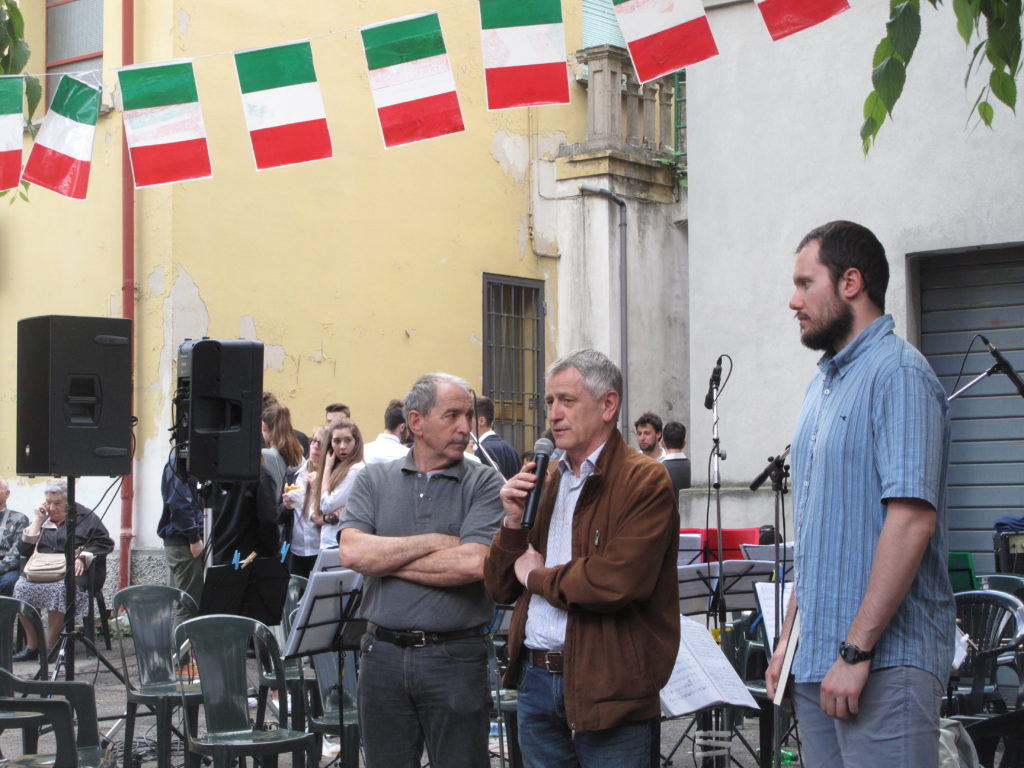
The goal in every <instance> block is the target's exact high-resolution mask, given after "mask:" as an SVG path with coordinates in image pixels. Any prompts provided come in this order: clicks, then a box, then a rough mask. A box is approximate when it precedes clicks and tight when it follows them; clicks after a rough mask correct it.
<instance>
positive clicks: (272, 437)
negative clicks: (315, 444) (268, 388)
mask: <svg viewBox="0 0 1024 768" xmlns="http://www.w3.org/2000/svg"><path fill="white" fill-rule="evenodd" d="M262 418H263V442H264V444H265V445H266V447H265V448H264V449H263V465H264V466H265V467H266V468H267V470H268V471H269V472H270V474H271V475H272V476H273V478H274V481H275V483H276V489H275V492H274V498H279V497H280V496H281V489H282V488H283V487H284V476H285V472H287V471H288V468H289V467H297V466H299V464H301V463H302V445H301V444H300V443H299V439H298V438H297V437H295V430H294V429H292V414H291V411H289V410H288V406H287V405H281V404H280V403H273V404H271V405H268V406H267V407H266V408H264V409H263V415H262Z"/></svg>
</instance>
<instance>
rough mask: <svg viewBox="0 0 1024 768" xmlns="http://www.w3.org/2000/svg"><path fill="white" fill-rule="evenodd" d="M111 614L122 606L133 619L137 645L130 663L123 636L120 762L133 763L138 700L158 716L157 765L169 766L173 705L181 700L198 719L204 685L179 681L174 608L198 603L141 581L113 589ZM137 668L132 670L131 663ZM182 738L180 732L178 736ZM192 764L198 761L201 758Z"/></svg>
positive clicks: (171, 589)
mask: <svg viewBox="0 0 1024 768" xmlns="http://www.w3.org/2000/svg"><path fill="white" fill-rule="evenodd" d="M113 605H114V615H115V616H116V615H117V614H118V612H119V611H120V610H121V609H122V608H123V609H124V611H125V613H126V614H127V615H128V620H129V622H130V623H131V628H132V634H131V638H130V642H131V644H132V646H133V648H134V650H135V660H136V664H135V665H129V664H128V654H127V653H126V652H125V646H126V645H127V643H128V642H129V641H128V640H126V639H125V638H124V637H123V636H122V637H120V638H119V642H118V645H119V647H120V650H121V669H122V674H123V675H124V680H125V695H126V710H125V724H124V764H125V765H126V766H130V765H131V763H132V744H133V742H134V739H135V719H136V717H137V715H138V708H139V705H140V704H142V705H144V706H146V707H148V708H149V709H150V710H151V711H152V712H153V714H154V715H155V716H156V745H157V750H156V751H157V766H158V768H170V765H171V732H172V729H173V726H172V722H173V716H174V710H175V709H177V708H178V707H180V706H182V702H184V703H185V715H186V717H188V718H190V719H191V722H192V723H193V724H195V723H198V719H199V703H200V701H202V691H201V690H200V688H199V684H198V683H186V682H181V683H180V684H179V681H178V676H177V675H176V674H175V669H174V659H175V655H176V654H175V646H174V620H175V615H176V614H177V612H178V610H179V609H181V610H184V611H186V612H187V613H190V614H191V615H192V616H195V615H196V614H197V613H198V612H199V609H198V608H197V606H196V604H195V601H194V600H193V599H192V598H191V597H190V596H189V595H188V594H187V593H185V592H182V591H181V590H180V589H175V588H174V587H167V586H161V585H158V584H145V585H141V586H137V587H128V588H126V589H122V590H120V591H119V592H117V593H116V594H115V595H114V603H113ZM134 666H137V669H138V672H137V674H136V675H133V674H132V672H133V667H134ZM182 740H183V741H184V738H183V739H182ZM194 764H195V765H196V766H198V764H199V758H198V756H196V757H195V760H194Z"/></svg>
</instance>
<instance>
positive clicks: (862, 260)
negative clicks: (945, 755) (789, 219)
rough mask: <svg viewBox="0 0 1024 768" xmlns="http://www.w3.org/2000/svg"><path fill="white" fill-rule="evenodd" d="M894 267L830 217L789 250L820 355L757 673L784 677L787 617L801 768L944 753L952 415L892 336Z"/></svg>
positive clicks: (858, 230) (951, 628)
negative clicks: (790, 559)
mask: <svg viewBox="0 0 1024 768" xmlns="http://www.w3.org/2000/svg"><path fill="white" fill-rule="evenodd" d="M888 283H889V264H888V261H887V260H886V257H885V250H884V248H883V247H882V244H881V243H880V242H879V241H878V238H876V237H875V236H874V234H872V233H871V231H870V230H868V229H866V228H865V227H862V226H861V225H859V224H853V223H851V222H848V221H834V222H831V223H830V224H825V225H823V226H821V227H818V228H817V229H814V230H812V231H811V232H810V233H808V234H807V235H806V236H805V237H804V239H803V240H802V241H801V243H800V246H799V247H798V248H797V252H796V259H795V263H794V268H793V285H794V290H793V295H792V297H791V298H790V301H789V308H790V309H791V310H793V311H794V312H795V313H796V319H797V321H798V322H799V324H800V340H801V341H802V342H803V344H804V346H806V347H809V348H810V349H816V350H820V351H821V352H822V353H823V354H822V356H821V358H820V359H819V360H818V369H819V372H818V374H817V375H816V376H815V377H814V379H813V380H812V381H811V384H810V386H809V387H808V388H807V393H806V395H805V398H804V404H803V408H802V409H801V411H800V418H799V420H798V422H797V427H796V434H795V435H794V437H793V450H792V454H791V457H790V459H791V461H792V467H793V517H794V521H795V523H796V526H795V527H796V546H795V548H794V552H795V557H796V560H795V567H796V581H795V589H794V590H793V595H792V598H791V599H790V602H789V609H788V611H787V616H786V622H785V625H784V626H783V630H782V636H781V637H780V639H779V642H778V644H777V646H776V651H775V653H774V655H773V656H772V659H771V663H770V665H769V668H768V672H767V675H766V677H765V680H766V683H767V688H768V695H769V696H772V695H773V693H774V691H775V688H776V686H777V685H778V684H779V675H780V669H781V666H782V657H783V655H784V654H785V652H786V648H787V647H788V644H789V637H790V631H791V628H792V626H793V620H794V615H795V613H796V611H797V610H798V609H799V612H800V634H799V642H798V644H797V649H796V656H795V658H794V661H793V675H794V679H795V681H796V682H795V684H794V686H793V701H794V705H795V707H796V713H797V716H798V717H799V719H800V739H801V742H802V746H801V757H803V760H804V765H807V766H809V768H820V767H827V768H842V766H862V765H879V766H882V765H913V766H915V768H934V766H936V765H937V764H938V761H939V706H940V702H941V699H942V695H943V692H944V691H945V688H946V680H947V678H948V676H949V670H950V665H951V661H952V659H953V637H954V633H955V631H956V611H955V603H954V600H953V592H952V589H951V587H950V584H949V576H948V573H947V570H946V567H947V550H946V504H945V501H946V499H945V494H946V463H947V459H948V454H949V440H950V437H949V410H948V406H947V404H946V393H945V392H944V391H943V388H942V385H941V384H940V383H939V381H938V378H937V377H936V376H935V372H934V371H933V370H932V368H931V366H929V364H928V362H927V361H926V360H925V358H924V356H922V355H921V353H920V352H918V351H917V350H916V349H915V348H914V347H913V346H911V344H910V343H908V342H907V341H905V340H903V339H901V338H899V337H897V336H896V335H895V334H894V333H893V327H894V322H893V319H892V317H891V316H890V315H886V314H884V312H885V291H886V287H887V286H888Z"/></svg>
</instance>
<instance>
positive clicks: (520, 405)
mask: <svg viewBox="0 0 1024 768" xmlns="http://www.w3.org/2000/svg"><path fill="white" fill-rule="evenodd" d="M483 388H484V392H485V393H486V394H487V396H488V397H490V398H491V399H492V400H493V401H494V430H495V431H496V432H498V433H499V434H500V435H501V436H502V437H503V438H504V439H505V440H508V441H509V442H510V443H512V445H514V446H515V447H516V450H518V451H520V452H522V451H525V450H529V449H532V448H533V444H534V442H536V440H537V438H538V437H540V435H541V434H542V433H543V431H544V397H543V392H544V283H543V282H542V281H540V280H527V279H525V278H517V277H505V276H503V275H490V274H485V275H484V382H483Z"/></svg>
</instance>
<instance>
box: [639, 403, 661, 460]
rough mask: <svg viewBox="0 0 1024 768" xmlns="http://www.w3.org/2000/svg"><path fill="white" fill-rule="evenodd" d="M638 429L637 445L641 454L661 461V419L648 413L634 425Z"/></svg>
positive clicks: (654, 414)
mask: <svg viewBox="0 0 1024 768" xmlns="http://www.w3.org/2000/svg"><path fill="white" fill-rule="evenodd" d="M633 426H634V427H635V428H636V444H637V447H638V448H639V449H640V452H641V453H642V454H644V455H645V456H650V457H651V458H652V459H660V458H661V456H662V453H663V451H662V449H661V417H660V416H658V414H656V413H651V412H650V411H648V412H647V413H644V414H642V415H641V416H640V418H639V419H637V420H636V423H635V424H634V425H633Z"/></svg>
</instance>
